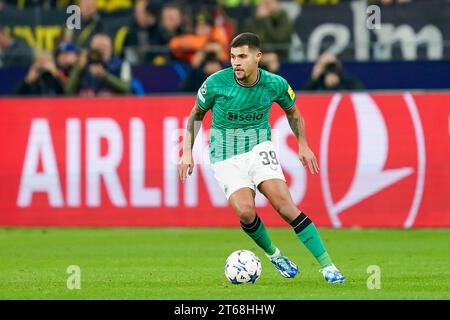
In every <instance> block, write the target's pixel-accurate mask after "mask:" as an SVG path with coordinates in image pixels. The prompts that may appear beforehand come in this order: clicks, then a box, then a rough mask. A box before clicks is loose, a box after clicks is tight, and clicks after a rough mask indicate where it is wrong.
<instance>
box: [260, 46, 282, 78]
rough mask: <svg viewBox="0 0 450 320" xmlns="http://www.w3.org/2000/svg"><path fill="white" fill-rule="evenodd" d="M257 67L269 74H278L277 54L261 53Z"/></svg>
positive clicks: (270, 52)
mask: <svg viewBox="0 0 450 320" xmlns="http://www.w3.org/2000/svg"><path fill="white" fill-rule="evenodd" d="M259 66H260V67H261V68H263V69H264V70H267V71H269V72H272V73H275V74H276V73H278V71H279V70H280V61H279V59H278V55H277V53H276V52H274V51H266V52H263V55H262V57H261V61H260V62H259Z"/></svg>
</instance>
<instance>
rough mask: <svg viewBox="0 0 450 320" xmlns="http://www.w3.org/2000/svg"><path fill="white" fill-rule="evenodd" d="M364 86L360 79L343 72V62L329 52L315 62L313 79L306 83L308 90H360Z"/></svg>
mask: <svg viewBox="0 0 450 320" xmlns="http://www.w3.org/2000/svg"><path fill="white" fill-rule="evenodd" d="M363 88H364V86H363V85H362V83H361V82H360V81H359V80H356V79H354V78H351V77H349V76H347V75H345V74H344V73H343V69H342V64H341V62H340V61H339V60H338V59H337V57H336V56H335V55H334V54H332V53H329V52H325V53H323V54H322V55H321V56H320V57H319V58H318V59H317V62H316V63H315V64H314V67H313V71H312V74H311V80H310V81H309V82H308V83H307V84H306V86H305V89H306V90H317V91H319V90H324V91H326V90H331V91H334V90H358V89H363Z"/></svg>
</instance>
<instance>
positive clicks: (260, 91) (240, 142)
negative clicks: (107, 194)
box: [178, 33, 345, 283]
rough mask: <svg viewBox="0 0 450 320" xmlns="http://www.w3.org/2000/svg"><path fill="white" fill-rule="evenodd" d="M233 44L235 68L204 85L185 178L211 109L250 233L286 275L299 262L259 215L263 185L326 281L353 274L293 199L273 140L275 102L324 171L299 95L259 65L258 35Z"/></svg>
mask: <svg viewBox="0 0 450 320" xmlns="http://www.w3.org/2000/svg"><path fill="white" fill-rule="evenodd" d="M230 47H231V67H230V68H226V69H223V70H221V71H218V72H216V73H214V74H212V75H211V76H209V77H208V78H207V79H206V80H205V82H204V83H203V85H202V86H201V87H200V89H199V90H198V93H197V99H196V103H195V106H194V108H193V109H192V111H191V114H190V116H189V120H188V124H187V132H186V134H185V137H184V142H183V155H182V156H181V159H180V162H179V166H178V171H179V176H180V179H181V181H182V182H183V183H184V182H185V181H186V178H187V174H189V175H190V174H192V171H193V169H194V160H193V156H192V148H193V146H194V141H195V137H196V135H197V133H198V130H199V127H200V124H201V121H202V120H203V118H204V116H205V114H206V112H207V111H208V110H211V111H212V128H211V139H210V160H211V164H212V169H213V171H214V176H215V178H216V180H217V181H218V183H219V185H220V187H221V189H222V190H223V192H224V193H225V195H226V197H227V199H228V202H229V204H230V205H231V207H232V208H233V209H234V211H235V212H236V213H237V215H238V217H239V219H240V222H241V227H242V229H243V230H244V232H245V233H246V234H248V235H249V236H250V237H251V238H252V239H253V240H254V241H255V242H256V244H257V245H258V246H259V247H260V248H262V249H263V250H264V252H265V253H266V255H267V257H268V258H269V259H270V261H271V262H272V264H273V265H274V266H275V267H276V268H277V270H278V271H279V272H280V273H281V274H282V275H283V276H284V277H287V278H293V277H295V276H296V274H297V273H298V272H299V269H298V267H297V266H296V265H295V264H294V263H293V262H292V261H290V260H289V259H288V258H287V257H286V256H284V255H283V254H282V253H281V251H280V250H279V249H278V248H277V247H276V246H275V245H274V244H273V242H272V240H271V239H270V237H269V234H268V231H267V229H266V227H265V226H264V223H263V222H262V221H261V219H260V217H259V216H258V215H257V213H256V210H255V189H256V188H258V190H259V191H260V192H261V193H262V194H263V195H264V196H265V197H266V198H267V199H268V200H269V202H270V204H271V205H272V207H273V208H274V209H275V210H276V211H277V212H278V214H279V215H280V216H281V217H282V218H283V219H284V220H285V221H286V222H288V223H289V224H290V225H291V226H292V228H293V229H294V231H295V234H296V235H297V237H298V239H299V240H300V241H301V242H302V243H303V244H304V245H305V246H306V248H307V249H308V250H309V251H310V252H311V254H312V255H313V256H314V257H315V258H316V260H317V261H318V263H319V264H320V271H321V272H322V275H323V277H324V278H325V280H326V281H327V282H329V283H338V282H344V281H345V277H344V276H343V275H342V273H341V272H340V271H339V270H338V269H337V268H336V266H335V265H334V264H333V262H332V260H331V258H330V256H329V255H328V252H327V250H326V249H325V246H324V244H323V242H322V240H321V238H320V235H319V232H318V231H317V229H316V227H315V225H314V223H313V222H312V221H311V219H309V218H308V216H307V215H306V214H305V213H304V212H302V211H300V210H299V209H298V208H297V207H296V205H295V203H294V202H293V200H292V198H291V195H290V193H289V189H288V186H287V183H286V180H285V177H284V175H283V172H282V169H281V166H280V162H279V161H278V157H277V155H276V152H275V148H274V145H273V143H272V141H271V137H270V130H271V129H270V124H269V122H268V118H269V111H270V107H271V105H272V103H273V102H274V101H275V102H277V103H278V104H279V105H280V107H281V108H282V109H283V110H284V112H285V113H286V117H287V119H288V122H289V125H290V127H291V129H292V131H293V132H294V134H295V137H296V138H297V141H298V153H299V159H300V161H301V162H302V164H303V166H304V167H305V168H306V167H308V168H309V171H310V172H311V173H312V174H314V173H319V166H318V164H317V160H316V157H315V155H314V153H313V152H312V151H311V149H310V148H309V146H308V143H307V140H306V136H305V128H304V121H303V118H302V116H301V114H300V111H299V109H298V108H297V106H296V103H295V102H296V96H295V93H294V91H293V90H292V88H291V87H290V86H289V84H288V83H287V81H286V80H285V79H284V78H282V77H280V76H278V75H275V74H273V73H270V72H268V71H265V70H263V69H261V68H259V67H258V63H259V62H260V59H261V56H262V53H261V49H260V48H261V41H260V39H259V37H258V36H257V35H255V34H253V33H242V34H239V35H238V36H237V37H235V38H234V39H233V40H232V42H231V45H230Z"/></svg>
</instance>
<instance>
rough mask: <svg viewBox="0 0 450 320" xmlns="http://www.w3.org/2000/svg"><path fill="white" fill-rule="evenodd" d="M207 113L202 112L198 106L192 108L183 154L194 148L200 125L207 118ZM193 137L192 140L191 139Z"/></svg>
mask: <svg viewBox="0 0 450 320" xmlns="http://www.w3.org/2000/svg"><path fill="white" fill-rule="evenodd" d="M205 114H206V111H204V110H202V109H201V108H200V107H199V106H198V105H197V104H195V106H194V108H192V111H191V114H190V115H189V119H188V123H187V128H186V130H187V132H186V134H185V136H184V143H183V153H184V152H186V151H187V152H191V151H192V148H193V147H194V141H195V137H196V136H197V133H198V131H199V130H200V125H201V123H202V121H203V118H204V117H205ZM191 137H192V138H191Z"/></svg>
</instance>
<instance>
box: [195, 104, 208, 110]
mask: <svg viewBox="0 0 450 320" xmlns="http://www.w3.org/2000/svg"><path fill="white" fill-rule="evenodd" d="M197 105H198V107H199V108H200V109H202V110H203V111H208V110H207V109H204V108H203V107H202V106H201V105H200V103H197Z"/></svg>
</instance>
